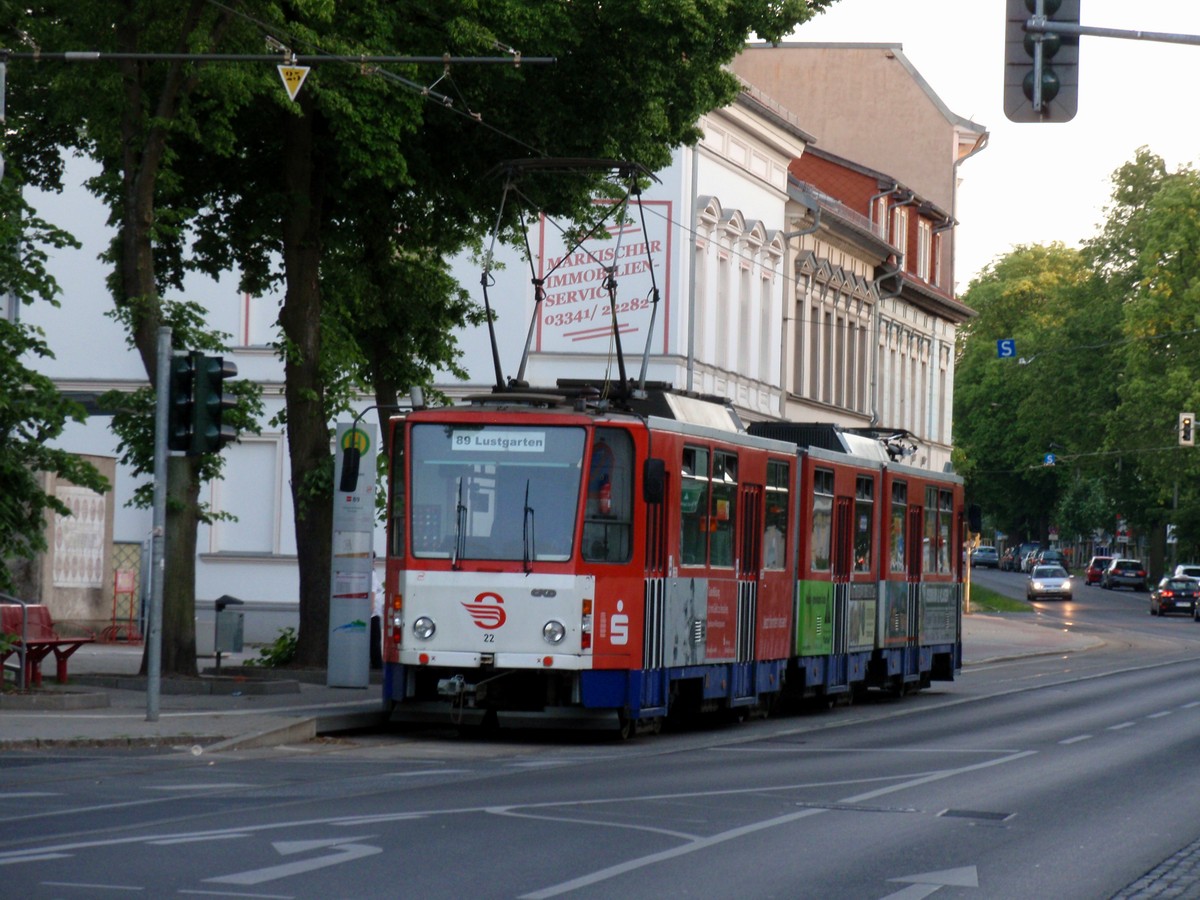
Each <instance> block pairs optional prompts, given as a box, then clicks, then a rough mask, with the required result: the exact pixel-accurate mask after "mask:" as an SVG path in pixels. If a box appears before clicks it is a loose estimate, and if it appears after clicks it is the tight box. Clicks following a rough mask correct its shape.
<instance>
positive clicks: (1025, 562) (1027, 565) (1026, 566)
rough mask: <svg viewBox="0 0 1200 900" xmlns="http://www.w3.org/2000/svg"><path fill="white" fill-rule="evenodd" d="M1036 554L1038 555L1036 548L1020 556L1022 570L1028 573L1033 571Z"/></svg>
mask: <svg viewBox="0 0 1200 900" xmlns="http://www.w3.org/2000/svg"><path fill="white" fill-rule="evenodd" d="M1037 555H1038V552H1037V551H1036V550H1030V551H1029V552H1028V553H1026V554H1025V555H1024V556H1023V557H1021V571H1022V572H1028V573H1032V572H1033V567H1034V566H1035V565H1036V564H1037Z"/></svg>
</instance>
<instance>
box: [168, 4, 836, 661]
mask: <svg viewBox="0 0 1200 900" xmlns="http://www.w3.org/2000/svg"><path fill="white" fill-rule="evenodd" d="M826 5H828V4H827V3H826V2H816V3H812V4H808V3H804V2H799V0H783V2H778V3H763V2H752V0H741V2H725V0H722V2H717V0H707V2H697V3H694V4H643V3H637V2H633V0H617V2H613V3H606V4H603V5H602V6H592V5H586V4H561V3H556V2H548V0H547V2H540V3H529V2H527V0H508V2H495V3H489V4H484V5H477V4H474V3H470V2H465V0H464V2H440V3H436V4H432V3H428V4H427V3H412V4H405V5H403V6H401V5H390V6H387V7H381V8H379V9H373V10H371V11H370V12H369V13H368V12H357V11H353V10H346V9H345V8H341V9H338V10H337V11H336V13H334V12H333V11H332V10H331V9H329V8H327V7H323V6H318V5H317V4H310V5H303V4H297V6H296V9H295V10H294V11H295V13H296V14H295V15H293V16H292V17H290V18H288V19H287V20H286V21H279V22H278V31H279V33H280V34H286V35H287V36H288V38H287V40H288V42H289V46H290V47H291V48H292V49H293V50H295V51H297V52H301V53H313V52H326V53H333V54H340V55H345V56H350V57H353V56H355V55H357V54H360V53H372V52H379V50H380V49H383V48H387V49H390V50H393V51H400V52H410V53H413V54H417V55H428V54H430V53H442V52H448V53H452V54H456V55H486V54H489V53H491V54H494V53H495V52H496V49H495V48H496V47H497V46H501V47H503V46H506V45H507V44H509V43H511V42H512V41H511V39H510V38H509V36H510V35H520V40H521V42H522V47H521V48H520V49H521V50H522V52H524V53H526V54H531V55H534V54H536V55H539V56H546V55H553V56H554V57H555V58H556V59H557V60H558V64H557V65H555V66H554V67H552V68H550V67H537V66H529V67H522V68H520V69H516V68H509V69H496V68H494V67H470V66H467V67H462V68H455V69H454V70H452V71H443V72H441V73H440V77H436V76H435V73H437V70H436V69H435V70H434V71H433V72H427V71H420V70H409V71H408V72H407V73H406V76H407V77H408V78H409V79H410V80H414V79H416V80H417V83H418V84H427V83H429V82H430V81H437V88H438V92H439V94H440V99H439V100H438V102H430V97H431V96H432V97H434V98H435V99H437V98H438V94H432V93H425V92H421V93H418V92H413V91H411V90H408V89H407V88H403V87H397V86H396V82H395V80H394V79H393V78H389V77H385V75H386V74H388V73H378V75H377V77H373V78H364V77H363V75H364V73H363V71H362V69H361V67H359V66H356V65H322V66H320V67H318V68H316V69H314V70H313V72H312V73H311V74H310V75H309V77H308V80H307V81H306V82H305V85H304V88H303V89H302V91H301V93H300V96H299V97H298V102H297V103H289V102H288V101H287V100H285V99H283V97H282V94H281V92H280V91H279V89H278V87H277V86H272V88H271V90H270V91H269V92H266V93H263V94H261V95H259V96H257V98H256V101H255V102H252V103H249V104H247V106H246V107H245V108H244V109H243V110H242V120H241V121H242V125H241V127H239V128H235V130H236V131H237V133H238V134H239V135H240V136H241V138H242V140H241V141H240V142H239V143H238V144H237V152H236V153H235V154H231V155H230V156H229V157H228V162H229V163H230V165H229V168H228V169H227V170H222V169H221V168H220V166H219V164H214V168H213V169H205V170H203V171H204V176H205V177H206V178H207V179H209V184H210V185H212V191H211V193H210V195H209V196H207V197H206V198H205V203H204V204H203V206H204V207H205V208H207V209H210V210H212V214H211V215H210V216H208V217H207V218H206V219H205V224H204V230H205V231H206V232H207V233H208V234H209V235H210V236H211V238H212V241H211V245H212V246H220V247H222V248H223V247H226V246H228V247H231V248H232V249H233V252H234V254H235V257H236V259H237V261H238V263H239V265H240V267H241V269H242V271H243V272H246V273H249V276H250V277H249V279H248V281H247V286H248V287H252V288H258V289H262V288H265V287H266V286H267V285H269V284H270V283H271V282H272V279H273V277H275V273H272V272H271V269H270V265H269V261H270V259H272V258H273V257H274V256H275V255H276V254H278V256H279V257H281V258H282V259H283V267H282V272H281V273H279V274H278V276H277V277H279V278H280V279H282V282H283V284H284V288H285V299H284V304H283V308H282V310H281V313H280V325H281V329H282V333H283V341H282V344H283V350H284V359H285V367H286V379H285V380H286V389H285V390H286V402H287V408H286V422H287V428H288V443H289V451H290V454H291V466H292V480H291V483H292V490H293V503H294V506H295V509H296V511H297V520H296V542H297V548H298V551H299V555H300V559H301V570H300V593H301V597H300V616H301V618H300V640H299V644H298V648H297V658H298V660H299V661H300V662H302V663H306V664H319V663H321V662H323V660H324V656H325V645H326V636H327V616H328V606H327V593H328V585H329V576H330V569H329V554H328V547H329V539H330V528H331V511H330V509H331V505H330V491H331V488H332V484H331V478H330V474H331V472H332V464H331V458H330V455H329V444H330V442H329V424H328V423H329V420H330V418H331V415H332V413H333V412H334V411H335V408H336V406H337V403H338V402H339V398H338V397H337V396H336V395H331V394H329V393H328V392H327V389H328V386H329V385H330V384H332V383H335V382H337V380H338V379H337V376H336V375H335V374H334V373H335V370H336V369H337V368H338V367H339V366H341V367H343V368H342V372H343V373H344V372H345V371H346V369H345V367H346V366H347V365H349V366H351V367H360V371H359V373H358V376H357V377H359V378H360V379H361V380H362V382H364V383H365V384H366V385H369V386H370V387H371V389H372V390H373V392H374V395H375V397H376V400H377V402H379V403H381V404H384V405H386V404H387V403H388V402H389V401H394V398H395V394H396V391H397V390H398V389H402V388H404V387H407V386H408V384H412V383H415V382H417V381H418V380H423V379H425V378H427V377H428V375H429V373H430V372H431V371H432V368H431V366H432V364H442V365H445V364H448V363H452V362H453V359H454V352H455V351H454V348H453V344H452V343H451V342H450V341H449V340H448V337H447V336H448V332H449V328H448V327H447V326H449V325H456V324H461V323H462V321H463V319H464V317H466V316H468V315H470V314H471V307H470V305H469V304H468V303H467V301H466V299H465V297H464V296H463V295H462V294H461V293H460V291H459V290H458V289H457V287H456V286H454V285H452V284H451V282H450V280H449V279H448V278H447V277H446V273H445V270H444V268H441V267H440V266H439V265H436V264H429V263H425V264H422V265H414V263H415V262H416V261H417V260H430V259H441V258H443V257H444V256H446V255H447V254H449V253H451V252H453V251H455V250H458V249H461V248H462V247H464V246H466V245H469V244H470V243H471V242H473V241H477V240H478V239H479V237H480V236H481V235H482V234H483V233H484V232H485V231H486V229H487V228H489V227H490V226H491V225H492V223H493V221H494V220H495V218H496V209H495V205H496V202H497V198H498V196H499V183H498V182H489V181H488V179H486V178H484V177H482V176H484V175H485V174H486V173H487V172H488V170H489V169H491V168H493V167H494V166H495V165H496V164H497V163H499V162H501V161H502V160H505V159H507V158H511V157H513V156H530V155H533V156H537V155H541V154H549V155H554V156H573V157H595V156H605V157H618V158H629V159H635V160H637V161H639V162H641V163H643V164H645V165H647V166H649V167H650V168H657V167H660V166H661V165H663V164H665V163H666V162H667V161H668V160H669V159H670V154H671V151H672V149H673V148H674V147H676V146H678V145H679V144H680V143H683V142H687V141H692V140H695V139H696V138H697V137H698V131H697V122H698V120H699V118H700V116H701V115H702V114H703V113H705V112H707V111H709V110H711V109H712V108H714V107H717V106H721V105H723V104H725V103H727V102H729V101H730V100H731V99H732V98H733V96H734V95H735V93H736V91H737V90H738V84H737V82H736V80H735V79H734V78H733V77H732V76H731V75H730V74H729V72H727V71H726V70H725V69H724V68H723V66H724V64H725V63H727V62H728V61H729V60H731V59H732V58H733V56H734V55H735V54H736V53H737V52H738V51H739V50H740V49H741V47H742V44H743V42H744V39H745V37H746V35H747V33H748V32H749V31H750V30H755V31H757V32H758V33H759V34H760V35H762V36H764V37H770V36H779V35H781V34H783V33H785V32H787V31H788V30H790V29H791V28H792V27H794V25H795V24H797V23H799V22H801V21H803V20H804V19H806V18H808V17H809V16H810V15H812V14H813V12H814V11H816V10H818V9H820V8H822V7H824V6H826ZM272 24H275V23H274V21H273V22H272ZM422 79H423V80H422ZM263 84H264V85H265V82H264V83H263ZM581 110H586V111H587V114H586V115H581V114H580V111H581ZM231 143H232V142H230V144H231ZM191 171H192V172H194V173H198V172H200V171H201V170H200V169H199V168H198V167H197V168H193V169H192V170H191ZM214 172H215V173H217V175H216V177H215V178H214V177H212V176H213V174H214ZM248 173H249V177H247V175H248ZM594 186H595V182H594V180H592V179H574V180H567V181H565V182H563V184H562V185H561V186H559V187H558V188H557V189H556V190H553V191H550V192H549V193H548V195H547V198H546V200H547V205H548V206H549V207H550V208H552V209H555V210H559V211H570V210H580V209H582V208H584V206H585V205H586V203H587V200H588V197H589V196H590V189H591V188H593V187H594ZM514 215H515V214H514V212H513V211H512V210H509V212H508V216H509V218H507V219H506V220H505V221H504V222H503V223H502V224H505V225H507V226H509V227H512V225H513V224H514V222H515V219H514V218H513V216H514ZM201 249H205V248H201ZM209 258H210V259H211V260H212V261H214V262H215V261H216V259H215V258H214V257H211V256H210V257H209ZM412 288H418V289H419V290H421V291H422V292H423V293H420V294H415V295H414V294H412V293H409V292H408V291H409V290H411V289H412ZM397 289H399V290H400V291H402V293H396V291H397ZM371 307H374V314H373V315H371V314H367V315H365V316H364V315H362V313H364V312H367V311H368V309H369V308H371ZM331 322H335V323H340V324H341V325H342V326H343V327H342V328H341V329H328V330H327V328H328V326H329V324H330V323H331ZM350 323H357V324H356V325H354V326H350V327H347V326H349V324H350ZM335 335H336V336H337V338H338V342H337V344H336V347H337V349H338V350H339V351H344V350H346V342H349V341H352V342H353V343H356V344H358V349H359V351H360V352H359V353H357V354H354V353H345V352H339V354H338V356H337V358H336V360H335V359H333V358H331V356H332V355H331V354H330V353H328V344H327V342H328V341H329V340H330V339H331V338H333V337H334V336H335ZM343 339H345V341H344V340H343ZM414 350H415V351H417V353H418V354H419V356H418V357H417V358H416V359H415V360H414V359H413V352H414ZM405 360H410V362H405ZM351 371H353V369H352V370H351ZM363 375H369V377H365V378H364V377H362V376H363ZM406 382H407V384H406Z"/></svg>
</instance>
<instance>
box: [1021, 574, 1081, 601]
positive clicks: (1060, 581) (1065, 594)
mask: <svg viewBox="0 0 1200 900" xmlns="http://www.w3.org/2000/svg"><path fill="white" fill-rule="evenodd" d="M1025 599H1026V600H1028V601H1029V602H1030V603H1032V602H1033V601H1034V600H1070V599H1071V576H1070V575H1068V574H1067V570H1066V569H1064V568H1063V567H1062V566H1034V567H1033V571H1031V572H1030V573H1029V585H1028V586H1027V587H1026V588H1025Z"/></svg>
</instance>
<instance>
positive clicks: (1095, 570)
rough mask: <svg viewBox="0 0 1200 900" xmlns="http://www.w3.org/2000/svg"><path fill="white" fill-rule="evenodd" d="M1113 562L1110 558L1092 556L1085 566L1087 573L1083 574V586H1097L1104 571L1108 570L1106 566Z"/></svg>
mask: <svg viewBox="0 0 1200 900" xmlns="http://www.w3.org/2000/svg"><path fill="white" fill-rule="evenodd" d="M1112 561H1113V558H1112V557H1111V556H1093V557H1092V558H1091V560H1090V561H1089V562H1088V564H1087V571H1086V572H1085V573H1084V576H1083V580H1084V583H1085V584H1099V583H1100V579H1101V578H1103V577H1104V570H1105V569H1107V568H1108V564H1109V563H1110V562H1112Z"/></svg>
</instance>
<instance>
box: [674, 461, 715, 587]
mask: <svg viewBox="0 0 1200 900" xmlns="http://www.w3.org/2000/svg"><path fill="white" fill-rule="evenodd" d="M681 475H682V477H681V478H680V484H679V503H680V515H679V521H680V528H681V533H680V541H679V562H680V564H681V565H684V566H702V565H704V563H705V562H706V561H707V559H708V487H709V480H708V451H707V450H705V449H702V448H700V447H684V448H683V471H682V473H681Z"/></svg>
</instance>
